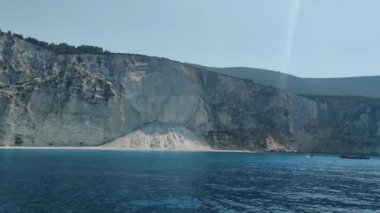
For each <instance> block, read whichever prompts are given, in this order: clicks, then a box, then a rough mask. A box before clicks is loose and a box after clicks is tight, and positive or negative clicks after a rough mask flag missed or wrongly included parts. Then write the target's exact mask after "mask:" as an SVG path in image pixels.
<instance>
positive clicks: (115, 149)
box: [0, 146, 266, 153]
mask: <svg viewBox="0 0 380 213" xmlns="http://www.w3.org/2000/svg"><path fill="white" fill-rule="evenodd" d="M1 149H32V150H99V151H137V152H230V153H266V152H260V151H249V150H224V149H203V150H202V149H194V150H192V149H138V148H137V149H132V148H127V149H126V148H117V147H101V146H85V147H79V146H0V150H1Z"/></svg>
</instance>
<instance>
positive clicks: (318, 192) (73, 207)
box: [0, 149, 380, 213]
mask: <svg viewBox="0 0 380 213" xmlns="http://www.w3.org/2000/svg"><path fill="white" fill-rule="evenodd" d="M0 212H1V213H7V212H11V213H14V212H380V157H377V156H371V159H369V160H351V159H340V158H339V157H338V156H337V155H322V154H316V155H314V156H313V157H309V156H307V155H306V154H295V153H289V154H277V153H236V152H175V151H115V150H113V151H112V150H64V149H61V150H49V149H41V150H39V149H0Z"/></svg>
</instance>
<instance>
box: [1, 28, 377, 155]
mask: <svg viewBox="0 0 380 213" xmlns="http://www.w3.org/2000/svg"><path fill="white" fill-rule="evenodd" d="M373 102H377V100H376V99H368V100H367V99H358V98H355V97H352V98H344V99H343V98H331V97H301V96H297V95H294V94H291V93H288V92H286V91H283V90H278V89H275V88H272V87H268V86H263V85H260V84H257V83H254V82H253V81H251V80H243V79H238V78H233V77H229V76H225V75H221V74H217V73H214V72H209V71H206V70H203V69H200V68H195V67H192V66H189V65H185V64H182V63H180V62H176V61H171V60H168V59H165V58H157V57H148V56H142V55H133V54H108V53H107V54H56V53H54V52H51V51H48V50H46V49H44V48H42V47H40V46H38V45H34V44H31V43H28V42H26V41H25V40H23V39H20V38H17V37H14V36H9V35H5V34H2V35H0V145H22V146H98V145H103V146H107V147H110V146H111V147H112V146H114V147H115V146H116V147H121V148H148V149H149V148H159V149H195V150H199V149H208V148H210V147H211V148H214V149H240V150H262V151H307V152H312V151H317V152H353V151H356V152H366V153H368V152H370V153H379V152H380V109H379V107H377V105H376V104H373Z"/></svg>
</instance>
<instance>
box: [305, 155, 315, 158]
mask: <svg viewBox="0 0 380 213" xmlns="http://www.w3.org/2000/svg"><path fill="white" fill-rule="evenodd" d="M306 157H307V158H312V157H314V155H306Z"/></svg>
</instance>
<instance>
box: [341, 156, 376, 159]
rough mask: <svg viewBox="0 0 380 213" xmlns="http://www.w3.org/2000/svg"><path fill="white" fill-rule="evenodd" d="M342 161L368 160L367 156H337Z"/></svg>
mask: <svg viewBox="0 0 380 213" xmlns="http://www.w3.org/2000/svg"><path fill="white" fill-rule="evenodd" d="M339 157H340V158H343V159H356V160H368V159H370V158H369V157H368V156H365V155H341V156H339Z"/></svg>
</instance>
